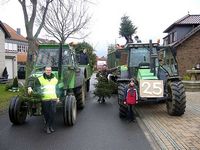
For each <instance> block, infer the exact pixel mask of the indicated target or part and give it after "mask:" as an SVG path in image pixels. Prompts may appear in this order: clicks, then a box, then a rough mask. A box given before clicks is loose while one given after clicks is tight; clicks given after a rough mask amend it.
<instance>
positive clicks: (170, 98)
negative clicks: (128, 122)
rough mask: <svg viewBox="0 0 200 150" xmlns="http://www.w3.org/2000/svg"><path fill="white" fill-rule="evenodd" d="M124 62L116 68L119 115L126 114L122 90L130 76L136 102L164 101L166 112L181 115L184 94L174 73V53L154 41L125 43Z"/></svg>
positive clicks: (122, 116) (181, 84) (178, 78)
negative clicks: (135, 94)
mask: <svg viewBox="0 0 200 150" xmlns="http://www.w3.org/2000/svg"><path fill="white" fill-rule="evenodd" d="M125 50H126V51H127V52H128V57H127V59H128V61H127V64H126V65H122V66H120V67H119V70H118V79H117V82H118V104H119V116H120V117H121V118H124V117H126V116H127V111H128V110H127V105H126V104H124V103H123V101H124V99H125V95H124V90H125V87H126V86H127V84H128V82H129V81H130V78H134V81H135V86H136V89H137V94H138V103H142V102H150V101H151V102H155V101H166V105H167V112H168V114H169V115H172V116H181V115H183V114H184V112H185V108H186V95H185V89H184V86H183V83H182V82H181V79H180V77H179V75H178V65H177V61H176V57H175V56H176V52H175V50H173V49H172V48H170V47H161V46H159V44H158V43H152V41H150V42H149V43H128V44H127V45H126V46H125Z"/></svg>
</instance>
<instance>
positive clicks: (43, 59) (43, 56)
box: [36, 49, 58, 67]
mask: <svg viewBox="0 0 200 150" xmlns="http://www.w3.org/2000/svg"><path fill="white" fill-rule="evenodd" d="M46 65H50V66H52V67H58V49H48V50H47V49H40V50H39V54H38V57H37V60H36V66H46Z"/></svg>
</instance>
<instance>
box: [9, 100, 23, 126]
mask: <svg viewBox="0 0 200 150" xmlns="http://www.w3.org/2000/svg"><path fill="white" fill-rule="evenodd" d="M26 116H27V106H26V104H25V102H23V101H22V100H20V99H19V97H18V96H16V97H13V98H12V99H11V102H10V106H9V118H10V121H11V122H12V123H13V124H15V125H20V124H23V123H24V122H25V120H26Z"/></svg>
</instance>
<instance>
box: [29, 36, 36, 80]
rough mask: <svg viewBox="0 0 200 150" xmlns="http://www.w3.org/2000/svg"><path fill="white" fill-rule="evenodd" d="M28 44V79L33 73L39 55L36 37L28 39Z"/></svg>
mask: <svg viewBox="0 0 200 150" xmlns="http://www.w3.org/2000/svg"><path fill="white" fill-rule="evenodd" d="M28 46H29V49H28V53H27V62H26V79H28V77H29V76H30V75H31V72H32V70H33V65H34V62H35V59H36V57H37V49H38V47H37V45H36V40H35V39H28ZM26 81H27V80H26Z"/></svg>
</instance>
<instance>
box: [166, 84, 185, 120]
mask: <svg viewBox="0 0 200 150" xmlns="http://www.w3.org/2000/svg"><path fill="white" fill-rule="evenodd" d="M168 95H169V99H168V100H167V101H166V104H167V112H168V114H169V115H171V116H181V115H183V114H184V112H185V108H186V95H185V88H184V86H183V83H182V82H181V81H172V82H169V83H168Z"/></svg>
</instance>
